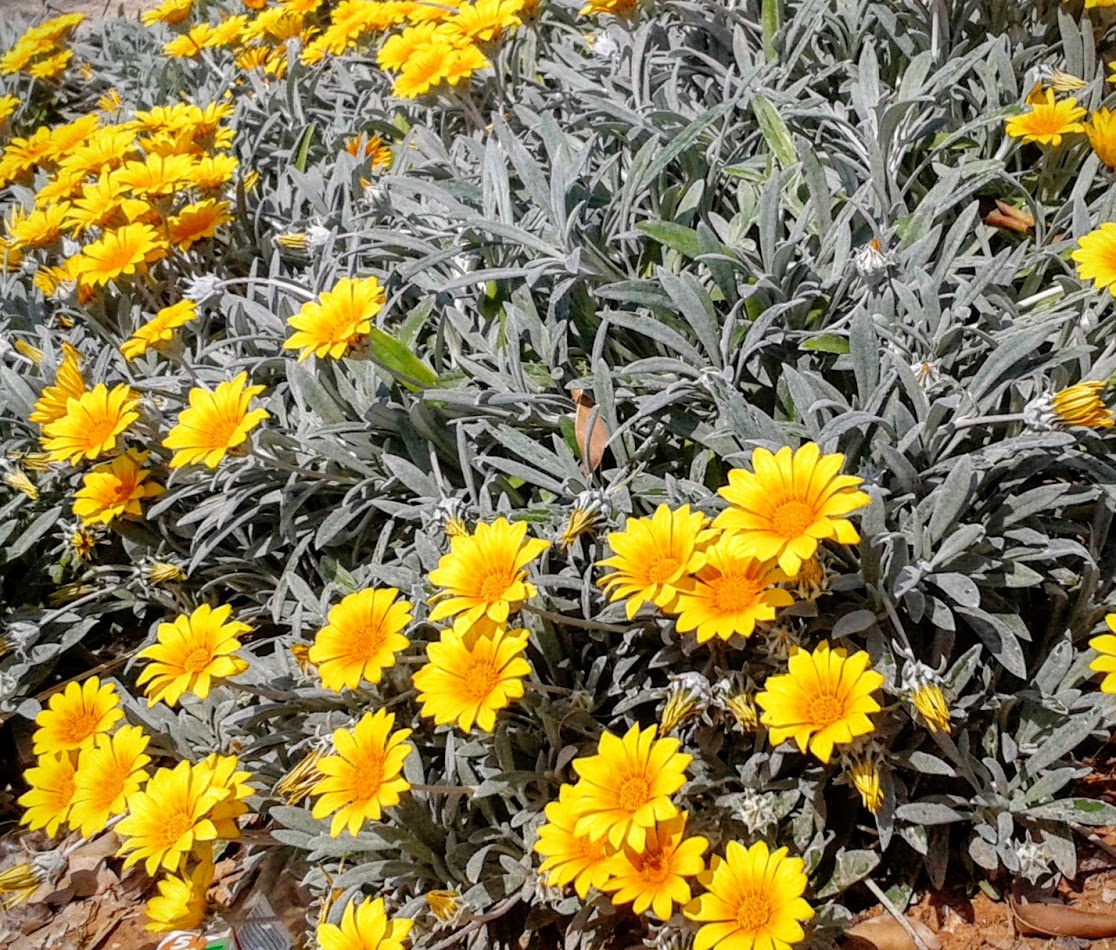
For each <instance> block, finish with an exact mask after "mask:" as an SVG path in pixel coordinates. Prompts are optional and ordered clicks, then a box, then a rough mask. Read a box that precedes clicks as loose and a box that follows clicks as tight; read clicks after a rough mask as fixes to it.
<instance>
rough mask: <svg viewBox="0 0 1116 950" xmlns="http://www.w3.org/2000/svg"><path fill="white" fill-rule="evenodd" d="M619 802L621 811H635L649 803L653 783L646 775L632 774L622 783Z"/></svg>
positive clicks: (618, 797) (618, 796) (618, 795)
mask: <svg viewBox="0 0 1116 950" xmlns="http://www.w3.org/2000/svg"><path fill="white" fill-rule="evenodd" d="M616 797H617V804H618V805H619V806H620V810H621V811H626V812H635V811H638V810H639V809H640V808H642V807H643V806H644V805H646V804H647V799H648V798H650V797H651V783H650V782H648V781H647V777H646V776H644V775H631V776H629V777H628V778H626V779H624V781H623V782H621V783H620V789H619V792H618V794H617V796H616Z"/></svg>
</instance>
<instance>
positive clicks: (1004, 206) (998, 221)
mask: <svg viewBox="0 0 1116 950" xmlns="http://www.w3.org/2000/svg"><path fill="white" fill-rule="evenodd" d="M980 212H981V217H982V218H983V220H984V223H985V224H987V225H989V226H990V227H994V228H1003V229H1004V230H1005V231H1014V232H1015V233H1016V234H1030V233H1031V230H1032V229H1033V228H1034V226H1035V219H1034V218H1033V217H1032V216H1031V215H1030V214H1029V213H1027V212H1026V211H1023V210H1021V209H1020V208H1016V207H1013V206H1012V205H1009V204H1008V203H1007V202H1006V201H1001V200H1000V199H999V198H996V199H995V200H992V199H988V198H982V199H981V203H980Z"/></svg>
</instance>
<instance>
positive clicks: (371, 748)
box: [311, 709, 413, 838]
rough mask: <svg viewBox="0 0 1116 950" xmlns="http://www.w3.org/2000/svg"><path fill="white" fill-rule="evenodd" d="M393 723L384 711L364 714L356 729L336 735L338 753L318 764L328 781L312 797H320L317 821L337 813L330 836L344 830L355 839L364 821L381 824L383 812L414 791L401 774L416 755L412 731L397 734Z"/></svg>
mask: <svg viewBox="0 0 1116 950" xmlns="http://www.w3.org/2000/svg"><path fill="white" fill-rule="evenodd" d="M394 724H395V716H394V715H393V714H391V713H389V712H385V711H384V710H383V709H381V710H378V711H377V712H375V713H365V714H364V715H363V716H362V717H361V719H360V721H359V722H358V723H357V724H356V726H355V727H354V728H353V729H337V730H336V731H334V733H333V748H334V749H335V750H336V752H337V754H336V755H329V756H326V757H325V758H324V759H322V760H321V761H320V762H319V763H318V771H319V772H321V773H322V776H323V777H322V778H321V779H320V780H319V781H318V783H317V784H316V785H315V786H314V789H313V791H312V793H311V794H313V795H319V796H321V797H320V798H319V799H318V800H317V801H316V802H315V803H314V817H315V818H324V817H325V816H326V815H333V821H332V823H331V824H330V828H329V834H330V837H333V838H336V837H338V836H339V835H340V834H341V832H342V830H343V829H345V828H347V829H348V831H349V834H351V835H355V834H356V833H357V832H358V831H360V829H361V826H362V825H363V824H364V823H365V821H379V820H380V816H381V815H382V814H383V812H384V809H385V808H390V807H392V806H393V805H396V804H398V803H399V798H400V796H401V795H402V794H403V793H404V792H406V791H408V790H409V789H410V787H411V783H410V782H408V781H407V780H406V779H405V778H404V777H403V774H402V771H403V762H404V761H405V760H406V758H407V756H408V755H410V754H411V752H412V751H413V749H412V747H411V746H410V745H407V744H406V741H407V738H408V737H409V736H410V735H411V730H410V729H400V730H398V731H396V732H392V731H391V729H392V726H393V725H394Z"/></svg>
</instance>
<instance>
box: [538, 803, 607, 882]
mask: <svg viewBox="0 0 1116 950" xmlns="http://www.w3.org/2000/svg"><path fill="white" fill-rule="evenodd" d="M545 814H546V823H545V824H544V825H543V826H542V827H540V828H539V831H538V840H536V841H535V846H534V851H535V854H537V855H539V856H540V857H542V858H543V862H542V864H540V865H539V872H540V873H542V874H545V875H546V882H547V884H548V885H550V886H551V887H565V886H566V885H567V884H573V886H574V890H575V891H576V892H577V896H578V897H580V898H581V899H582V900H585V898H586V897H588V896H589V889H590V888H596V889H597V890H600V889H601V888H602V887H603V886H604V883H605V881H607V880H608V878H609V870H608V864H607V862H608V859H609V858H610V857H611V856H612V855H613V854H615V849H614V848H612V847H611V846H610V845H609V843H608V839H607V838H601V839H600V840H599V841H592V840H591V839H590V838H589V836H588V835H577V834H574V827H575V826H576V825H577V820H578V819H579V818H580V817H581V811H580V810H579V809H578V807H577V802H576V797H575V795H574V789H573V786H572V785H563V786H561V788H559V789H558V801H556V802H551V803H550V804H549V805H547V806H546V812H545Z"/></svg>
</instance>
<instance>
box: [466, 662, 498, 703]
mask: <svg viewBox="0 0 1116 950" xmlns="http://www.w3.org/2000/svg"><path fill="white" fill-rule="evenodd" d="M463 679H464V680H465V695H466V696H468V697H469V699H470V700H471V701H472V702H474V703H481V702H484V701H485V700H486V699H488V697H489V696H491V695H492V691H493V690H494V689H495V688H496V685H497V684H498V683H499V682H500V671H499V670H497V669H496V667H495V665H494V664H493V662H492V660H491V659H489V658H488V657H477V658H475V659H473V660H471V661H470V662H469V665H468V666H467V667H466V668H465V673H464V675H463Z"/></svg>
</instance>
